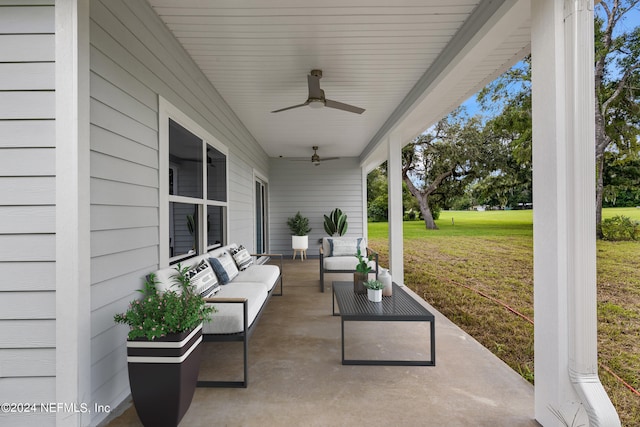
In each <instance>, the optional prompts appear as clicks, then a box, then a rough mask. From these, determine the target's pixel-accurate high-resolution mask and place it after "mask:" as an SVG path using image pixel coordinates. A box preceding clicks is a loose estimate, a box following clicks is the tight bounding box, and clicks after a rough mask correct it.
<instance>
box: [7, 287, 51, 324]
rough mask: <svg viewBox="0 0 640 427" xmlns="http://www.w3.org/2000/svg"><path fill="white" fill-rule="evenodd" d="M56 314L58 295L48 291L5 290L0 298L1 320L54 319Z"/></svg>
mask: <svg viewBox="0 0 640 427" xmlns="http://www.w3.org/2000/svg"><path fill="white" fill-rule="evenodd" d="M55 315H56V295H55V292H53V291H47V292H3V294H2V299H0V320H6V319H27V320H28V319H53V318H54V317H55Z"/></svg>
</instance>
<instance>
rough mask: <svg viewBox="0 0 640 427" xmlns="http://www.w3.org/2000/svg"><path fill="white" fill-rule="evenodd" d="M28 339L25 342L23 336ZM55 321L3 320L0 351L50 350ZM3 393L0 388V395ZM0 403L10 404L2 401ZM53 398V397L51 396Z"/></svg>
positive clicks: (52, 345) (53, 339)
mask: <svg viewBox="0 0 640 427" xmlns="http://www.w3.org/2000/svg"><path fill="white" fill-rule="evenodd" d="M27 331H28V332H27ZM26 333H28V334H29V339H28V340H25V334H26ZM55 341H56V324H55V320H52V319H48V320H40V319H38V320H3V321H2V328H0V349H20V348H22V349H25V348H43V347H44V348H52V347H55ZM3 392H4V389H3V387H0V394H1V393H3ZM2 397H3V396H0V401H2V402H10V401H11V400H4V399H2ZM51 397H53V396H51Z"/></svg>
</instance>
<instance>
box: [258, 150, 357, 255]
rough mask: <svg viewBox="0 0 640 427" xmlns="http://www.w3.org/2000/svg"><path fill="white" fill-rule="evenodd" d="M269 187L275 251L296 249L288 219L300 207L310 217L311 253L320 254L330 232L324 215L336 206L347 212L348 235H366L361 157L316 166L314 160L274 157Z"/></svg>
mask: <svg viewBox="0 0 640 427" xmlns="http://www.w3.org/2000/svg"><path fill="white" fill-rule="evenodd" d="M269 187H270V192H269V195H270V197H271V199H270V203H269V207H270V208H269V210H270V220H271V223H270V228H269V230H270V233H271V250H272V251H274V252H278V253H287V254H290V253H292V249H291V232H290V231H289V227H288V226H287V219H288V218H289V217H292V216H293V215H295V214H296V212H298V211H300V213H301V214H302V215H304V216H306V217H307V218H309V225H310V227H311V233H310V234H309V250H308V254H309V255H317V254H318V249H319V247H320V245H319V244H318V240H319V239H320V238H322V237H324V236H326V235H327V234H326V233H325V231H324V226H323V224H324V216H323V215H328V214H329V213H330V212H331V211H332V210H333V209H334V208H340V209H342V211H343V212H344V213H346V214H347V222H348V224H349V225H348V229H347V235H350V236H362V235H363V227H364V222H363V218H362V211H363V209H362V203H363V200H362V198H363V195H362V173H361V171H360V166H359V163H358V159H355V158H343V159H338V160H333V161H325V162H322V163H321V164H320V165H319V166H314V165H313V164H311V162H298V161H293V160H289V159H280V158H278V159H276V158H272V159H271V175H270V179H269Z"/></svg>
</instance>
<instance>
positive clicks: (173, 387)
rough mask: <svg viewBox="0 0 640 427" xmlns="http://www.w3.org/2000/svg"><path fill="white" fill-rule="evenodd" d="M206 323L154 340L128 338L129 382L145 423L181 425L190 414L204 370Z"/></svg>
mask: <svg viewBox="0 0 640 427" xmlns="http://www.w3.org/2000/svg"><path fill="white" fill-rule="evenodd" d="M201 342H202V325H200V326H199V327H197V328H196V329H194V330H193V331H189V332H184V333H182V334H176V335H172V336H171V335H170V336H167V337H163V338H158V339H156V340H154V341H149V340H146V339H136V340H131V341H127V362H128V367H129V385H130V386H131V396H132V397H133V403H134V405H135V407H136V412H137V413H138V417H140V420H141V421H142V424H144V425H145V426H149V427H151V426H153V427H156V426H158V427H163V426H177V425H178V423H179V422H180V420H181V419H182V417H183V416H184V415H185V414H186V413H187V410H188V409H189V406H190V405H191V400H192V399H193V393H194V391H195V387H196V384H197V382H198V371H199V370H200V357H201V352H202V348H201V346H200V343H201Z"/></svg>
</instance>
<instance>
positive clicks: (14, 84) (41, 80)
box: [0, 62, 55, 90]
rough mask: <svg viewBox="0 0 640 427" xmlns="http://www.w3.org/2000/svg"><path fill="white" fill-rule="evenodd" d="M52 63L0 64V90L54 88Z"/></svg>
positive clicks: (53, 66)
mask: <svg viewBox="0 0 640 427" xmlns="http://www.w3.org/2000/svg"><path fill="white" fill-rule="evenodd" d="M54 68H55V65H54V64H53V63H52V62H44V63H42V62H37V63H17V64H16V63H10V64H0V90H43V89H50V88H51V87H53V86H54V80H55V73H54Z"/></svg>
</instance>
